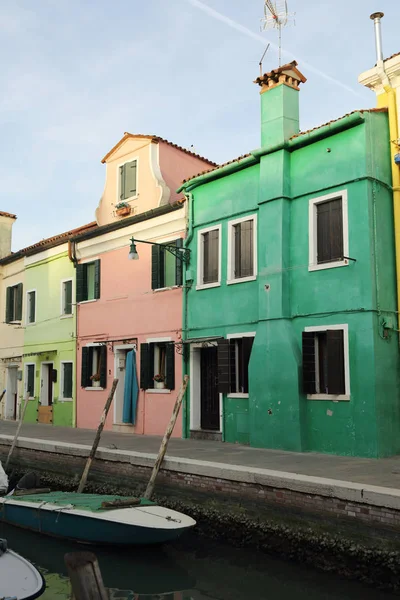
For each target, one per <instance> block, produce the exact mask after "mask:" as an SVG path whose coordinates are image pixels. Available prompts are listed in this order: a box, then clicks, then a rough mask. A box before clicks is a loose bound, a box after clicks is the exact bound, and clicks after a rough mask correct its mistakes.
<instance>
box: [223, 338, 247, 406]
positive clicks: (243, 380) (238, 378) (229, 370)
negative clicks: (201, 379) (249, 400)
mask: <svg viewBox="0 0 400 600" xmlns="http://www.w3.org/2000/svg"><path fill="white" fill-rule="evenodd" d="M254 335H255V334H254V333H251V334H243V337H230V336H229V339H227V340H218V390H219V392H220V393H221V394H230V395H240V396H246V397H247V396H248V394H249V362H250V356H251V350H252V348H253V342H254Z"/></svg>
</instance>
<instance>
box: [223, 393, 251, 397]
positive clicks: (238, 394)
mask: <svg viewBox="0 0 400 600" xmlns="http://www.w3.org/2000/svg"><path fill="white" fill-rule="evenodd" d="M226 397H227V398H249V394H241V393H240V392H234V393H232V394H227V395H226Z"/></svg>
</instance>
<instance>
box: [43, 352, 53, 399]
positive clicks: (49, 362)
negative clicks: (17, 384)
mask: <svg viewBox="0 0 400 600" xmlns="http://www.w3.org/2000/svg"><path fill="white" fill-rule="evenodd" d="M44 365H52V367H53V369H54V361H53V360H49V361H43V362H41V363H40V393H39V404H40V406H53V404H54V381H52V382H51V404H43V403H42V397H43V388H44V386H43V385H42V382H43V367H44ZM46 402H47V399H46Z"/></svg>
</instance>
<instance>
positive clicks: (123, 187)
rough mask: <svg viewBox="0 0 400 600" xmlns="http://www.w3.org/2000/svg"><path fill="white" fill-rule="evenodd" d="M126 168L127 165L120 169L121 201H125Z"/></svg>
mask: <svg viewBox="0 0 400 600" xmlns="http://www.w3.org/2000/svg"><path fill="white" fill-rule="evenodd" d="M125 167H126V165H122V166H121V167H120V168H119V199H120V200H124V199H125Z"/></svg>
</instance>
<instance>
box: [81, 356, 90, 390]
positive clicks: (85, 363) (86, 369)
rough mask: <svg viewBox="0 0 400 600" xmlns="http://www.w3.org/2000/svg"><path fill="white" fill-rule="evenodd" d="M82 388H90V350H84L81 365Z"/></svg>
mask: <svg viewBox="0 0 400 600" xmlns="http://www.w3.org/2000/svg"><path fill="white" fill-rule="evenodd" d="M81 369H82V370H81V386H82V387H84V388H85V387H88V386H89V385H90V375H91V372H90V370H91V364H90V348H87V347H85V348H82V365H81Z"/></svg>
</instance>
